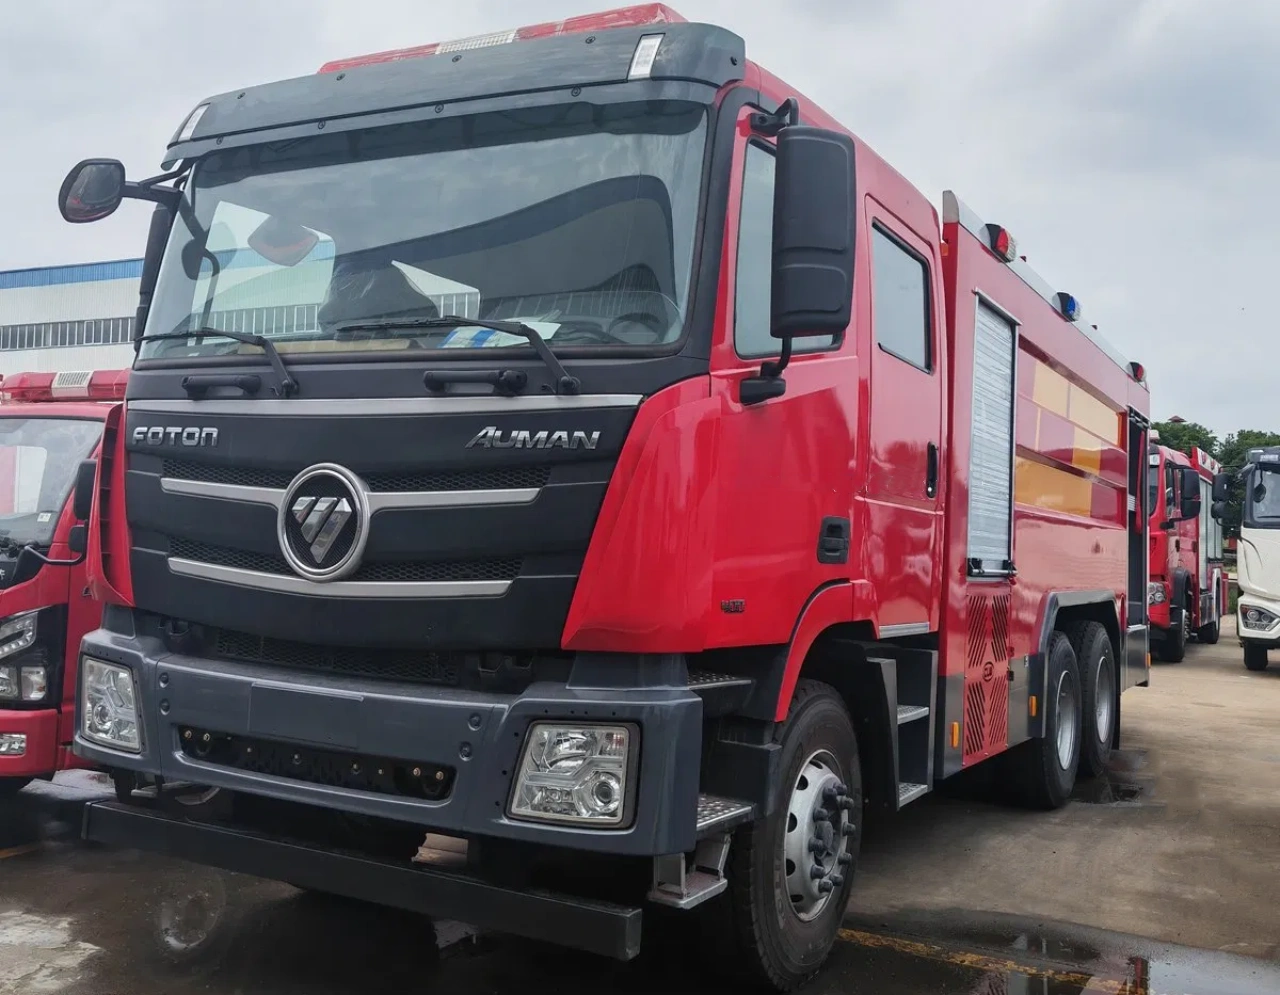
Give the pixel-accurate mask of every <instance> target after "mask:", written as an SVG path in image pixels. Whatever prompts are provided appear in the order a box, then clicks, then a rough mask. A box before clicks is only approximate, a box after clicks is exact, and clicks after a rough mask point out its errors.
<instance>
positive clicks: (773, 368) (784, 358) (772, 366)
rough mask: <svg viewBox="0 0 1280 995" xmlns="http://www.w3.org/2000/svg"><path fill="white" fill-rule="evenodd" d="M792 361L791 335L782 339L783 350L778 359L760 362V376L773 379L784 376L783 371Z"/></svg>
mask: <svg viewBox="0 0 1280 995" xmlns="http://www.w3.org/2000/svg"><path fill="white" fill-rule="evenodd" d="M790 362H791V336H789V335H788V336H787V337H786V338H785V339H783V340H782V352H781V354H780V355H779V356H778V358H777V359H769V360H765V362H763V363H761V364H760V376H762V377H764V378H766V379H769V380H773V379H776V378H778V377H780V376H782V371H783V370H785V369H786V368H787V364H788V363H790Z"/></svg>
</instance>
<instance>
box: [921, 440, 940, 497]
mask: <svg viewBox="0 0 1280 995" xmlns="http://www.w3.org/2000/svg"><path fill="white" fill-rule="evenodd" d="M924 493H925V495H926V496H927V497H937V494H938V446H937V444H936V443H933V442H930V443H929V455H928V468H927V469H926V470H925V476H924Z"/></svg>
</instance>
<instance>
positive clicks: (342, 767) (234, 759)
mask: <svg viewBox="0 0 1280 995" xmlns="http://www.w3.org/2000/svg"><path fill="white" fill-rule="evenodd" d="M178 741H179V742H180V743H181V744H182V752H183V753H185V754H186V755H187V756H189V757H191V758H192V759H195V760H199V761H202V762H204V763H212V764H217V765H218V766H220V767H230V768H232V769H234V770H243V771H251V772H253V773H255V774H267V775H269V776H272V777H287V778H291V779H293V780H296V781H307V782H309V783H311V784H326V785H330V786H333V787H338V788H350V789H353V790H355V791H368V792H371V793H373V794H380V795H398V796H400V797H404V798H420V799H426V800H428V801H439V800H441V799H443V798H447V797H448V796H449V792H450V791H451V790H452V789H453V780H454V770H453V768H452V767H447V766H444V765H441V764H434V763H426V762H415V761H411V760H393V759H391V758H388V757H375V756H367V755H365V754H360V753H346V752H342V751H339V750H319V749H315V748H313V747H303V746H295V745H293V744H290V743H281V742H277V741H274V740H269V739H256V738H253V737H249V736H230V735H227V734H226V733H219V732H213V731H210V730H207V729H197V728H194V727H191V726H184V727H182V728H181V729H180V730H179V732H178Z"/></svg>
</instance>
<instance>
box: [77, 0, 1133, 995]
mask: <svg viewBox="0 0 1280 995" xmlns="http://www.w3.org/2000/svg"><path fill="white" fill-rule="evenodd" d="M426 95H429V101H428V102H427V103H424V102H423V100H424V96H426ZM241 98H243V99H241ZM162 159H163V161H164V162H165V163H167V164H168V166H167V167H166V168H169V169H170V170H171V171H170V172H168V173H166V174H164V175H161V176H156V177H153V178H152V179H149V180H143V181H139V182H136V183H131V182H127V181H126V173H125V168H124V166H123V164H121V163H119V162H117V161H113V160H101V159H99V160H85V161H84V162H81V163H80V164H79V165H77V166H76V167H75V168H74V169H73V170H72V171H71V173H70V174H69V175H68V177H67V179H66V181H65V183H64V185H63V188H62V192H61V196H60V204H59V206H60V209H61V211H62V214H63V217H64V218H65V219H66V220H68V221H71V222H76V223H80V222H89V221H96V220H98V219H99V218H103V217H106V216H107V215H109V214H111V213H112V212H113V211H114V210H116V208H117V207H118V206H119V205H120V203H121V202H122V199H123V198H126V197H127V198H131V199H142V200H145V201H149V202H151V203H152V204H153V205H154V207H153V215H152V228H151V234H150V237H149V238H148V241H147V250H146V265H145V266H144V276H143V281H142V295H143V304H142V306H141V307H140V312H142V311H145V314H144V317H145V322H143V321H142V320H140V321H139V322H138V325H137V328H138V329H139V334H140V335H141V338H140V340H139V342H138V359H137V361H136V362H135V365H134V369H133V371H132V373H131V375H130V379H129V385H128V396H127V399H126V401H125V403H124V405H123V406H122V408H121V410H120V411H119V413H118V415H117V414H113V415H112V417H111V420H110V421H109V422H108V426H107V429H106V438H107V441H106V442H105V443H104V446H103V455H102V459H101V468H100V472H99V486H98V492H97V497H96V499H95V501H96V503H95V507H94V508H93V513H92V516H91V519H90V547H91V548H90V554H89V560H90V567H91V572H92V575H93V579H94V582H96V583H97V584H99V585H100V589H101V591H102V595H103V598H104V600H107V601H108V602H109V604H108V607H107V608H106V609H105V610H104V612H103V619H102V627H101V628H100V629H98V630H96V631H95V632H93V633H90V634H89V635H88V636H86V638H85V640H84V642H83V644H82V647H81V652H82V660H81V691H80V694H81V699H80V705H79V714H80V716H81V722H80V725H79V728H78V729H77V732H76V739H75V749H76V751H77V753H78V754H79V755H80V756H82V757H84V758H86V759H88V760H91V761H93V762H94V763H97V764H99V765H101V766H103V767H104V768H107V769H109V770H111V771H112V774H113V777H114V778H115V780H116V784H117V788H118V791H119V797H118V799H117V800H114V801H105V802H95V803H93V804H91V805H89V806H88V807H87V809H86V812H85V821H84V832H85V835H86V836H87V837H88V838H90V839H93V840H97V841H99V842H102V843H107V844H116V845H122V846H128V847H133V848H139V849H149V850H154V851H157V852H164V853H168V854H170V855H173V856H178V857H182V858H185V859H189V860H196V861H201V862H204V863H209V864H213V865H215V866H220V867H224V868H227V869H231V870H241V871H248V872H250V873H254V874H268V875H272V876H276V877H279V878H280V879H282V880H286V881H289V882H291V883H293V884H295V885H298V886H300V887H305V888H314V889H317V890H322V891H327V892H331V893H336V894H343V895H348V896H351V897H358V898H365V899H368V900H372V901H381V902H387V903H391V904H397V905H402V906H404V907H407V908H412V909H415V910H417V911H420V912H424V913H427V914H428V915H436V916H446V917H452V918H457V919H462V920H465V921H470V922H473V923H476V924H477V925H480V926H482V927H488V928H492V929H497V930H501V931H505V932H512V933H519V934H523V935H526V936H530V937H534V938H538V939H542V940H547V941H552V942H556V943H560V944H564V945H567V946H572V947H577V948H580V949H585V950H590V951H593V952H597V953H602V954H608V955H611V956H615V957H620V958H624V959H625V958H630V957H634V956H635V955H636V954H637V953H638V952H639V945H640V939H641V924H642V917H643V916H644V915H645V914H646V913H645V909H646V908H650V907H652V906H654V905H658V906H665V907H667V908H668V909H674V910H679V912H680V913H681V914H688V913H689V910H694V909H695V908H697V912H696V916H697V918H696V919H690V920H689V925H690V928H694V929H697V928H701V927H702V926H703V925H704V922H703V920H702V914H703V913H705V914H706V916H707V917H708V918H707V920H706V921H705V928H706V932H705V934H704V935H706V936H707V937H708V940H710V938H711V937H713V936H716V937H719V938H720V939H722V940H723V943H724V946H725V949H724V951H723V952H721V951H717V952H716V956H714V957H713V958H711V959H712V960H713V962H714V963H715V964H716V965H720V964H726V965H728V966H730V967H732V968H734V969H736V970H740V971H741V972H743V973H745V974H747V975H749V976H750V977H751V978H752V979H753V980H754V981H756V982H764V983H766V984H768V985H771V986H773V987H775V988H778V989H784V990H789V989H793V988H795V987H797V986H798V985H800V984H802V983H803V982H804V981H805V980H806V979H808V978H809V977H811V976H812V975H813V974H814V973H815V972H816V971H817V970H818V968H819V967H820V965H821V964H822V962H823V960H824V958H825V957H826V956H827V954H828V953H829V952H830V950H831V948H832V945H833V944H834V942H835V940H836V937H837V931H838V929H839V926H840V921H841V917H842V915H843V912H844V909H845V907H846V905H847V901H848V897H849V892H850V889H851V888H852V887H853V882H854V876H855V871H856V868H857V860H858V852H859V844H860V839H861V831H862V828H863V825H864V819H863V814H864V806H865V805H866V804H868V803H870V804H875V805H879V806H885V807H887V808H889V809H891V810H896V809H900V808H902V807H903V806H905V805H907V804H909V803H911V802H912V801H914V800H916V799H918V798H920V797H922V796H924V795H925V794H927V793H928V792H929V791H931V790H932V789H933V787H934V786H935V785H936V784H937V783H939V782H941V781H943V780H945V779H946V778H949V777H951V776H952V775H955V774H958V773H959V772H961V771H962V770H964V769H966V768H970V767H972V766H974V765H975V764H978V763H981V762H985V761H990V762H992V763H993V764H995V765H997V769H998V770H999V771H1000V772H1001V773H1002V776H1003V777H1004V778H1005V783H1007V785H1008V788H1009V792H1010V795H1011V796H1012V797H1014V798H1016V799H1018V800H1019V801H1021V802H1022V803H1024V804H1028V805H1031V806H1035V807H1039V808H1053V807H1057V806H1061V805H1062V804H1064V803H1065V802H1066V801H1067V799H1068V798H1069V797H1070V794H1071V792H1072V790H1073V786H1074V784H1075V781H1076V778H1077V774H1078V773H1081V772H1082V773H1083V774H1085V775H1088V774H1096V773H1098V772H1099V771H1101V770H1102V768H1103V765H1104V764H1105V762H1106V760H1107V758H1108V755H1109V753H1110V751H1111V749H1112V748H1113V747H1114V746H1115V745H1116V744H1117V743H1118V742H1119V735H1120V725H1121V711H1120V705H1121V697H1122V692H1123V691H1124V690H1125V689H1126V688H1128V687H1130V686H1132V685H1135V684H1145V683H1146V682H1147V680H1148V675H1149V670H1148V666H1149V662H1148V661H1149V657H1148V640H1147V626H1146V596H1145V595H1146V585H1147V566H1146V551H1147V528H1148V521H1149V515H1148V510H1147V508H1146V501H1145V496H1146V489H1145V487H1144V468H1145V466H1146V459H1147V430H1148V425H1149V422H1148V410H1149V400H1150V398H1149V393H1148V389H1147V386H1146V382H1145V375H1144V372H1143V369H1142V367H1141V365H1140V364H1138V363H1134V362H1130V361H1129V360H1127V359H1125V358H1124V357H1122V356H1121V355H1120V354H1119V353H1118V352H1117V351H1116V350H1115V349H1114V348H1113V347H1111V346H1110V345H1109V344H1108V343H1107V342H1106V341H1105V340H1104V339H1103V338H1102V337H1101V336H1100V335H1099V334H1098V333H1097V331H1096V329H1094V328H1093V327H1092V326H1090V325H1089V324H1086V323H1084V322H1082V321H1081V318H1080V305H1079V302H1078V301H1077V300H1076V298H1075V297H1074V296H1073V295H1072V294H1069V293H1066V292H1064V291H1061V290H1060V289H1057V288H1054V287H1052V286H1051V285H1049V284H1047V283H1046V282H1045V281H1044V280H1043V279H1041V278H1040V277H1039V276H1038V275H1036V273H1035V272H1033V271H1032V270H1031V268H1030V267H1029V266H1028V265H1027V263H1026V261H1025V259H1024V257H1022V256H1021V255H1020V254H1019V252H1018V250H1017V248H1016V246H1015V244H1014V241H1013V239H1012V238H1011V237H1010V233H1009V232H1008V231H1007V230H1006V229H1004V228H1003V227H1001V226H999V225H994V224H987V223H985V222H984V221H982V219H980V218H979V217H978V216H977V215H976V214H975V213H974V212H972V211H971V210H969V209H968V208H967V207H965V205H964V204H962V203H961V202H960V200H959V199H958V198H957V197H956V196H955V195H954V194H952V193H950V192H947V193H945V194H944V195H943V197H942V210H941V213H940V214H939V212H938V211H937V210H936V209H935V208H934V207H933V206H932V205H931V203H930V201H929V199H928V198H927V197H925V196H924V195H923V194H922V193H921V192H920V191H919V190H917V189H916V188H915V187H913V186H912V185H911V184H910V183H909V182H908V181H907V180H906V179H905V178H904V177H903V176H902V175H901V174H900V173H899V172H897V171H896V170H895V169H894V168H893V167H892V166H891V165H889V164H888V163H887V162H886V161H885V160H883V159H882V158H881V157H879V156H878V155H877V154H876V153H875V152H874V151H873V150H872V149H871V148H870V147H869V146H867V145H865V144H864V143H863V142H861V141H860V140H858V139H856V138H855V137H854V136H852V134H851V133H850V132H848V131H847V130H846V129H844V128H843V127H841V126H840V125H839V124H838V123H837V122H836V121H835V120H834V119H833V118H831V117H830V116H829V115H828V114H827V113H826V112H824V111H823V110H822V109H821V108H820V107H818V106H817V105H816V104H814V103H813V102H812V101H810V100H809V99H807V98H805V97H803V96H800V95H798V94H797V93H796V92H795V90H794V89H792V87H790V86H788V85H787V84H785V83H784V82H782V81H781V80H779V79H778V78H777V77H775V76H773V75H772V74H771V73H769V72H768V71H767V70H766V69H764V68H763V67H761V66H760V65H758V64H757V63H755V62H752V61H751V60H749V59H748V58H747V52H746V45H745V43H744V42H743V40H742V39H741V38H740V37H738V36H736V35H734V34H733V33H731V32H729V31H727V30H725V29H723V28H719V27H716V26H713V25H707V24H692V23H686V22H684V21H683V19H681V18H679V17H678V15H676V14H674V12H672V11H670V10H669V9H668V8H666V7H664V6H662V5H659V4H649V5H644V6H639V7H632V8H627V9H624V10H619V11H612V12H608V13H606V14H600V15H592V16H589V17H581V18H574V19H572V20H571V21H565V22H561V23H557V24H555V25H538V26H534V27H531V28H524V29H518V30H513V31H508V32H497V33H494V34H492V35H487V36H485V37H484V38H479V39H467V40H462V41H456V42H451V43H447V44H442V45H438V46H435V45H433V46H424V47H421V48H417V49H412V50H404V51H399V52H390V53H383V54H381V55H378V56H372V57H366V58H360V59H355V60H349V61H344V62H339V63H333V64H330V65H329V66H328V67H326V71H324V72H321V73H320V74H317V75H315V76H308V77H303V78H299V79H294V80H287V81H283V82H279V83H268V84H265V85H262V86H257V87H250V88H248V89H244V90H237V91H232V92H230V93H228V94H225V95H223V96H217V97H213V98H210V99H209V100H206V101H202V102H201V103H200V104H199V105H197V106H196V108H195V109H194V110H193V112H192V113H191V114H190V115H189V116H188V117H187V118H186V120H185V121H184V122H183V123H182V124H181V125H180V127H179V128H178V130H177V132H176V133H175V135H174V138H173V141H172V142H171V143H170V145H169V147H168V148H167V149H166V150H165V151H164V153H163V156H162ZM171 184H172V185H171ZM424 190H428V191H430V196H429V197H424V196H423V191H424ZM223 218H233V219H235V223H234V224H230V223H227V224H223V223H221V219H223ZM211 232H212V233H218V234H217V235H216V240H215V242H216V244H215V243H214V242H210V233H211ZM162 259H164V260H165V262H164V263H163V264H161V260H162ZM184 262H189V263H191V265H184ZM219 273H221V274H222V278H221V279H219V278H218V274H219ZM202 274H203V275H202ZM229 274H234V275H235V277H236V278H235V279H234V280H232V279H229V278H228V275H229ZM282 826H285V827H287V828H282ZM441 836H447V837H452V838H453V839H452V840H450V841H449V845H448V846H447V847H442V846H438V845H435V844H433V843H432V842H431V841H432V840H433V839H436V838H438V837H441ZM420 847H421V848H422V849H419V848H420ZM424 851H430V852H429V853H424ZM446 857H447V858H448V860H449V863H448V864H446V863H445V858H446ZM415 858H416V859H417V861H418V862H417V863H415ZM1031 866H1032V868H1033V870H1032V871H1031V873H1036V870H1035V868H1037V867H1039V865H1037V864H1036V858H1034V857H1033V858H1032V862H1031ZM695 922H696V923H697V924H698V925H695Z"/></svg>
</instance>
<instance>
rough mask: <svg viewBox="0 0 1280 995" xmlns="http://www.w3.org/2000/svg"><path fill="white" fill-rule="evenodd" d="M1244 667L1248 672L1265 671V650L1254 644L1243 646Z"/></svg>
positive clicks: (1263, 647)
mask: <svg viewBox="0 0 1280 995" xmlns="http://www.w3.org/2000/svg"><path fill="white" fill-rule="evenodd" d="M1244 665H1245V666H1246V667H1248V668H1249V669H1250V670H1254V671H1258V670H1266V669H1267V648H1266V647H1265V646H1259V645H1257V644H1256V643H1245V644H1244Z"/></svg>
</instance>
